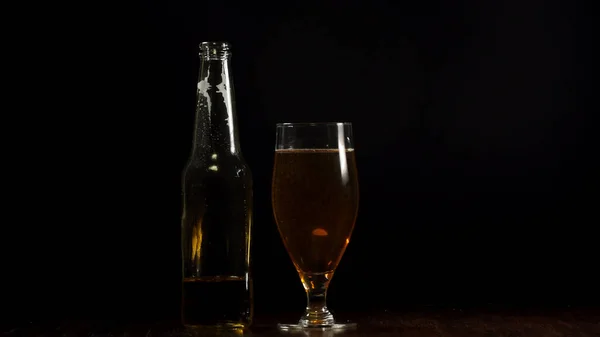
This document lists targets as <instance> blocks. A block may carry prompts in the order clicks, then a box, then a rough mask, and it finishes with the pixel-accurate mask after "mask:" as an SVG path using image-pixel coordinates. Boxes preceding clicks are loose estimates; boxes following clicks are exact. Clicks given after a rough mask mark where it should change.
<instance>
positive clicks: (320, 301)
mask: <svg viewBox="0 0 600 337" xmlns="http://www.w3.org/2000/svg"><path fill="white" fill-rule="evenodd" d="M332 274H333V273H318V274H304V275H302V284H303V285H304V289H306V297H307V305H306V311H305V313H304V316H303V317H302V318H301V319H300V324H301V325H302V326H304V327H328V326H332V325H333V324H334V319H333V315H332V314H331V312H330V311H329V309H327V288H328V286H329V280H330V279H331V276H332Z"/></svg>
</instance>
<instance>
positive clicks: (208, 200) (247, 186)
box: [181, 42, 252, 329]
mask: <svg viewBox="0 0 600 337" xmlns="http://www.w3.org/2000/svg"><path fill="white" fill-rule="evenodd" d="M200 59H201V65H200V76H199V81H198V88H197V104H196V118H195V126H194V139H193V145H192V151H191V155H190V158H189V160H188V162H187V164H186V166H185V169H184V172H183V215H182V222H181V243H182V257H183V298H182V322H183V324H184V325H185V326H188V327H196V326H197V327H217V328H233V329H239V328H242V329H243V328H246V327H248V326H249V325H250V324H251V322H252V279H251V275H250V233H251V225H252V175H251V172H250V169H249V168H248V165H247V164H246V162H245V161H244V158H243V157H242V153H241V151H240V144H239V139H238V133H237V125H236V109H235V99H234V89H233V79H232V69H231V46H230V44H228V43H224V42H203V43H202V44H201V45H200Z"/></svg>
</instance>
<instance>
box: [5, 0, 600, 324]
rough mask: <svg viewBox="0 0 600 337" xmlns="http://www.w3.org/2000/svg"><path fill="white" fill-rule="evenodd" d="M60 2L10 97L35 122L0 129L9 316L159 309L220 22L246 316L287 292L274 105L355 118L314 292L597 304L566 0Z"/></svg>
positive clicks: (296, 307) (582, 37)
mask: <svg viewBox="0 0 600 337" xmlns="http://www.w3.org/2000/svg"><path fill="white" fill-rule="evenodd" d="M95 6H96V7H95ZM55 9H56V8H55ZM66 9H67V8H65V10H66ZM69 10H72V11H74V14H72V15H70V14H67V15H63V16H64V17H65V19H64V20H62V19H61V20H62V21H61V20H58V19H57V20H50V21H53V24H54V25H55V26H54V27H53V28H52V29H51V30H50V28H47V29H48V30H46V29H45V28H40V29H39V30H38V32H37V33H36V34H39V35H38V36H39V37H43V39H40V40H35V41H37V42H36V44H35V45H34V46H33V47H34V48H35V49H36V50H37V51H38V52H37V53H34V54H30V55H29V56H31V57H32V60H41V61H40V64H41V65H40V64H37V65H36V63H37V62H36V61H31V62H30V64H29V66H30V67H38V68H37V69H43V73H41V74H42V75H40V74H37V75H35V74H33V77H27V78H26V81H29V82H26V83H30V84H29V85H28V86H25V87H24V88H25V89H26V90H27V91H28V92H29V94H28V98H27V100H22V101H21V102H22V103H23V104H25V106H27V107H28V108H27V109H29V110H27V111H29V113H28V114H26V115H24V116H25V118H24V119H25V121H24V125H25V130H26V133H25V136H24V138H28V137H30V136H29V135H33V138H31V139H35V140H31V139H30V141H29V143H28V145H29V144H30V143H33V145H29V147H28V149H27V150H22V151H21V152H18V151H17V152H18V153H20V159H24V160H29V161H27V163H29V162H31V164H22V165H20V166H15V167H16V168H17V170H20V171H21V172H25V175H26V177H24V178H23V180H20V183H19V184H21V183H23V185H24V186H26V187H24V188H23V187H19V186H22V185H19V186H18V187H17V189H18V190H19V192H18V193H17V194H15V195H13V198H12V200H13V201H14V203H13V204H12V205H14V206H15V207H13V208H14V209H15V210H17V211H18V212H19V216H18V217H17V218H18V219H21V220H20V221H17V222H15V221H14V220H10V221H9V220H7V222H6V224H7V225H6V226H4V227H5V229H7V228H10V233H9V234H7V235H3V241H4V242H5V244H4V245H3V248H5V249H6V252H5V254H3V255H4V257H5V261H6V263H5V267H4V268H3V271H4V272H3V277H2V278H3V279H4V280H5V281H7V282H8V283H7V284H8V285H7V286H5V287H3V293H4V295H3V300H2V301H0V302H2V303H3V305H4V306H5V307H6V308H9V310H8V311H9V316H6V317H9V318H11V317H13V316H14V318H15V319H19V320H36V319H55V318H59V319H60V318H100V319H112V320H115V319H117V320H118V319H122V320H135V319H160V318H172V317H176V315H177V314H178V305H179V297H178V296H179V291H180V284H179V282H180V262H179V260H178V259H179V254H180V251H179V243H180V241H179V228H180V227H179V226H180V215H181V199H180V198H181V197H180V193H181V186H180V179H181V172H182V169H183V166H184V164H185V161H186V160H187V157H188V155H189V152H190V148H191V142H192V127H193V118H194V109H195V107H194V104H195V94H196V93H195V88H196V82H197V76H198V67H199V58H198V45H199V43H200V42H202V41H229V42H231V43H232V44H233V72H234V81H235V88H236V101H237V113H238V122H239V130H240V137H241V144H242V151H243V153H244V156H245V158H246V160H247V161H248V163H249V165H250V167H251V169H252V171H253V174H254V184H255V191H254V195H255V221H254V224H255V226H254V236H253V250H252V254H253V255H252V263H253V272H254V280H255V299H256V311H257V314H258V315H260V314H261V313H269V312H276V311H279V310H281V311H293V312H298V314H300V312H301V311H302V309H303V307H304V301H305V299H304V294H303V289H302V287H301V285H300V282H299V279H298V276H297V274H296V272H295V270H294V268H293V266H292V263H291V261H290V260H289V257H288V256H287V254H286V252H285V250H284V247H283V245H282V243H281V239H280V238H279V234H278V232H277V229H276V226H275V223H274V221H273V217H272V213H271V207H270V179H271V169H272V157H273V147H274V124H275V123H277V122H293V121H349V122H352V123H353V124H354V133H355V148H356V153H357V160H358V169H359V179H360V187H361V204H360V211H359V218H358V221H357V224H356V228H355V231H354V234H353V237H352V242H351V244H350V245H349V247H348V249H347V251H346V254H345V256H344V258H343V259H342V262H341V264H340V266H339V268H338V271H337V272H336V276H335V278H334V281H333V282H332V285H331V288H330V296H329V301H330V307H332V308H333V309H334V310H336V309H337V311H361V310H367V309H368V310H371V309H399V308H409V309H410V308H417V307H419V306H422V305H442V306H453V307H472V306H475V307H482V306H490V305H508V306H511V307H515V306H518V307H528V306H565V305H571V306H584V305H585V306H588V305H594V304H598V292H597V283H595V282H597V280H598V279H597V276H596V274H595V269H597V266H596V264H597V258H598V250H597V240H595V239H594V234H593V233H594V232H595V230H596V229H597V226H598V223H600V222H599V221H598V216H597V212H596V211H595V206H596V205H597V200H598V198H597V185H596V179H597V168H598V166H597V164H596V161H595V159H594V157H595V154H597V150H596V148H595V147H593V146H592V143H593V142H592V136H593V135H592V134H593V133H594V132H596V131H597V129H596V128H595V126H593V124H592V123H591V111H592V108H591V105H590V104H591V102H590V100H589V97H590V95H591V90H592V86H591V84H589V83H587V82H586V78H585V76H586V75H589V67H590V66H591V60H592V59H593V58H592V56H591V50H590V47H589V46H588V44H587V42H586V41H588V42H589V35H590V34H589V30H588V28H589V21H586V20H585V19H584V15H583V13H585V11H586V8H584V7H583V6H581V5H580V4H576V3H575V2H568V1H562V2H560V1H557V2H542V1H526V2H516V1H514V2H481V1H458V2H456V1H452V2H449V1H446V2H441V1H439V2H436V1H433V2H414V1H411V2H400V1H399V2H397V3H395V4H392V2H385V1H369V2H364V3H362V2H358V1H302V2H301V1H296V2H295V1H287V2H280V3H279V4H277V5H267V4H264V5H262V4H257V3H254V2H246V3H245V4H233V3H231V2H217V1H213V2H203V1H197V2H176V1H172V2H145V3H143V4H139V5H131V6H129V5H128V7H127V8H124V7H119V6H116V5H115V6H108V5H104V6H100V5H90V6H89V7H86V8H85V9H84V8H78V7H72V8H70V9H69ZM37 14H38V15H39V16H40V17H42V16H44V13H43V11H42V10H40V12H38V13H37ZM63 14H65V13H63ZM63 16H61V18H62V17H63ZM40 27H41V26H40ZM586 34H587V35H586ZM37 43H39V44H37ZM25 44H27V43H25ZM31 44H32V43H29V47H32V45H31ZM585 48H588V49H585ZM40 51H43V52H42V53H40ZM34 72H35V71H34ZM34 79H35V80H34ZM41 88H45V90H48V92H52V94H47V93H46V94H44V93H42V92H43V91H44V90H40V89H41ZM33 91H35V93H33V94H32V92H33ZM54 94H56V95H54ZM46 98H49V99H51V104H48V105H46V104H45V103H43V102H42V101H43V100H45V99H46ZM31 116H35V117H31ZM38 131H40V132H39V133H38ZM40 135H43V136H40ZM46 135H48V137H46ZM36 136H40V137H36ZM7 179H8V180H10V178H7ZM12 183H13V184H16V182H15V181H13V182H12ZM19 207H20V208H19ZM15 233H16V234H15ZM10 315H12V316H10Z"/></svg>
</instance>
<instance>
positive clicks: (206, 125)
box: [193, 55, 240, 155]
mask: <svg viewBox="0 0 600 337" xmlns="http://www.w3.org/2000/svg"><path fill="white" fill-rule="evenodd" d="M196 95H197V102H196V124H195V128H194V145H193V153H194V154H200V153H206V152H210V153H212V154H216V153H218V154H223V155H224V154H231V155H238V154H239V151H240V146H239V139H238V135H237V120H236V114H235V94H234V88H233V78H232V74H231V59H230V58H229V56H225V57H214V56H211V55H202V56H201V64H200V76H199V79H198V86H197V93H196Z"/></svg>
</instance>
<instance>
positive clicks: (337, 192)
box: [272, 123, 358, 329]
mask: <svg viewBox="0 0 600 337" xmlns="http://www.w3.org/2000/svg"><path fill="white" fill-rule="evenodd" d="M272 203H273V213H274V216H275V221H276V222H277V227H278V229H279V233H280V234H281V238H282V240H283V243H284V245H285V248H286V249H287V252H288V253H289V255H290V257H291V259H292V262H293V263H294V266H295V267H296V270H297V271H298V273H299V275H300V280H301V281H302V284H303V286H304V289H305V290H306V292H307V297H308V304H307V308H306V311H305V313H304V316H303V317H302V318H301V319H300V321H299V323H298V324H280V325H279V326H280V328H282V329H302V328H319V329H323V328H349V327H353V326H354V325H353V324H339V323H337V324H336V322H335V320H334V318H333V315H332V314H331V312H330V311H329V310H328V309H327V305H326V295H327V288H328V286H329V282H330V281H331V279H332V277H333V274H334V272H335V269H336V267H337V266H338V263H339V262H340V259H341V258H342V255H343V254H344V251H345V250H346V247H347V245H348V243H349V242H350V236H351V234H352V230H353V228H354V223H355V220H356V215H357V212H358V177H357V172H356V157H355V154H354V146H353V137H352V125H351V124H350V123H282V124H277V127H276V147H275V164H274V169H273V183H272Z"/></svg>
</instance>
